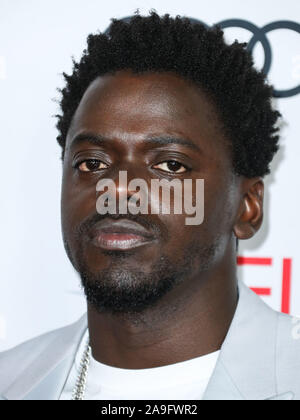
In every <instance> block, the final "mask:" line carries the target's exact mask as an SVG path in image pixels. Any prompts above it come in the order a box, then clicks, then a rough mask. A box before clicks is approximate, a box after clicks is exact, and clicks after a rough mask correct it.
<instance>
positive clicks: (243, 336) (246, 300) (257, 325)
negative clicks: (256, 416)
mask: <svg viewBox="0 0 300 420" xmlns="http://www.w3.org/2000/svg"><path fill="white" fill-rule="evenodd" d="M238 285H239V302H238V305H237V309H236V312H235V315H234V318H233V321H232V323H231V326H230V328H229V331H228V333H227V336H226V339H225V341H224V343H223V345H222V348H221V352H220V356H219V358H218V361H217V364H216V367H215V369H214V372H213V375H212V377H211V379H210V381H209V384H208V387H207V389H206V392H205V395H204V399H205V400H265V399H271V400H272V399H273V400H291V399H293V393H291V392H289V390H287V392H286V393H284V394H281V395H278V392H277V384H276V367H275V356H276V354H275V353H276V332H277V322H278V313H276V312H275V311H273V310H272V309H270V308H269V307H268V306H267V305H266V304H265V303H264V302H263V301H262V300H261V299H260V298H259V297H257V296H256V295H255V294H254V293H253V292H252V291H251V290H249V289H248V287H247V286H245V285H244V284H243V283H242V282H241V281H240V282H239V283H238ZM86 328H87V314H84V315H83V316H82V317H81V318H80V319H79V320H78V321H77V322H76V323H74V324H72V325H71V326H69V327H66V328H65V333H64V334H60V335H59V336H57V339H56V340H55V341H53V342H51V343H50V344H49V345H48V347H47V349H46V351H45V353H46V354H47V359H45V358H44V357H37V358H36V359H35V360H34V361H33V362H32V363H31V364H30V365H29V366H28V367H27V368H26V370H25V371H23V372H22V373H21V374H20V375H19V376H18V378H17V379H16V380H15V381H14V382H13V383H12V384H11V385H10V386H9V387H8V388H7V389H6V390H5V392H4V393H3V394H2V398H4V399H8V400H20V399H25V400H39V399H43V400H48V399H49V400H58V399H59V396H60V393H61V391H62V389H63V387H64V384H65V382H66V380H67V378H68V374H69V372H70V370H71V368H72V364H73V361H74V358H75V355H76V352H77V349H78V346H79V344H80V341H81V338H82V336H83V334H84V332H85V330H86ZM0 399H1V397H0Z"/></svg>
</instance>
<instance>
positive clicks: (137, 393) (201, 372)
mask: <svg viewBox="0 0 300 420" xmlns="http://www.w3.org/2000/svg"><path fill="white" fill-rule="evenodd" d="M87 340H88V330H86V332H85V334H84V335H83V338H82V340H81V343H80V346H79V348H78V352H77V354H76V357H75V360H74V364H73V367H72V369H71V371H70V374H69V377H68V379H67V382H66V384H65V387H64V389H63V391H62V393H61V396H60V400H70V399H71V397H72V392H73V389H74V386H75V383H76V380H77V377H78V375H79V372H80V362H81V358H82V355H83V352H84V350H85V346H86V343H87ZM219 353H220V351H217V352H215V353H211V354H208V355H205V356H202V357H196V358H194V359H190V360H186V361H184V362H179V363H174V364H171V365H167V366H161V367H155V368H149V369H122V368H116V367H112V366H108V365H106V364H103V363H99V362H98V361H97V360H95V359H94V358H93V357H92V356H91V360H90V365H89V370H88V376H87V383H86V389H85V397H84V399H85V400H201V399H202V397H203V394H204V392H205V389H206V387H207V384H208V382H209V379H210V377H211V375H212V373H213V370H214V368H215V365H216V362H217V359H218V356H219Z"/></svg>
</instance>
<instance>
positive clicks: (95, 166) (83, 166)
mask: <svg viewBox="0 0 300 420" xmlns="http://www.w3.org/2000/svg"><path fill="white" fill-rule="evenodd" d="M76 167H77V168H78V169H79V170H80V171H81V172H95V171H99V170H101V169H106V168H107V165H106V163H103V162H101V160H97V159H87V160H84V161H82V162H80V163H78V164H77V165H76Z"/></svg>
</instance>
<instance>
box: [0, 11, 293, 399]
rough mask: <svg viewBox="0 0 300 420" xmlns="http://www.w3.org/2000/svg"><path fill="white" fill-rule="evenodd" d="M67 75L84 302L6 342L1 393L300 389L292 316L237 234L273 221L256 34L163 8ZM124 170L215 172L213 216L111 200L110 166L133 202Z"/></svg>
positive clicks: (53, 395) (71, 247) (155, 175)
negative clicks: (271, 299) (58, 321)
mask: <svg viewBox="0 0 300 420" xmlns="http://www.w3.org/2000/svg"><path fill="white" fill-rule="evenodd" d="M64 77H65V79H66V83H67V84H66V87H65V88H64V89H63V90H62V91H61V93H62V100H61V109H62V115H58V116H57V117H58V123H57V128H58V130H59V132H60V133H59V136H58V142H59V144H60V146H61V147H62V162H63V181H62V200H61V209H62V231H63V237H64V244H65V249H66V252H67V254H68V257H69V259H70V261H71V263H72V264H73V266H74V268H75V270H76V271H77V272H78V273H79V275H80V278H81V282H82V286H83V289H84V292H85V295H86V298H87V314H86V315H84V316H83V317H82V318H80V319H79V320H78V321H77V322H76V323H74V324H72V325H70V326H66V327H64V328H61V329H59V330H55V331H52V332H49V333H47V334H44V335H42V336H39V337H37V338H34V339H32V340H30V341H28V342H26V343H23V344H21V345H19V346H17V347H16V348H14V349H11V350H9V351H7V352H4V353H2V354H1V355H0V372H1V378H0V395H1V396H2V398H3V399H61V400H63V399H71V398H73V399H104V400H108V399H120V400H121V399H145V400H151V399H162V400H163V399H195V400H201V399H221V400H222V399H223V400H243V399H244V400H249V399H255V400H263V399H288V400H289V399H290V400H291V399H300V376H299V368H300V342H299V340H296V339H295V337H294V336H293V333H292V331H293V327H294V324H293V322H292V319H291V318H290V317H289V316H287V315H283V314H280V313H277V312H275V311H273V310H272V309H270V308H269V307H268V306H266V305H265V304H264V303H263V302H262V301H261V300H260V298H259V297H257V296H256V295H255V294H254V293H253V292H251V291H250V290H249V289H248V288H247V287H246V286H245V285H243V284H242V282H241V281H239V280H238V279H237V275H236V257H237V240H240V239H248V238H251V237H252V236H253V235H254V234H255V233H256V232H257V231H258V229H259V228H260V226H261V224H262V220H263V193H264V184H263V177H264V176H265V175H266V174H268V173H269V164H270V162H271V160H272V158H273V156H274V154H275V152H276V151H277V149H278V140H279V136H278V133H277V131H278V128H277V127H276V122H277V120H278V118H279V116H280V113H279V112H278V111H276V110H273V109H272V107H271V97H272V88H271V86H269V85H268V84H267V83H266V80H265V76H264V75H263V74H262V73H261V72H258V71H257V70H255V68H254V67H253V61H252V59H251V57H250V55H249V54H248V53H247V52H246V50H245V44H239V43H238V42H234V43H233V44H232V45H227V44H226V43H225V41H224V39H223V33H222V31H221V30H220V28H219V27H213V28H211V29H207V28H206V27H204V26H203V25H202V24H200V23H197V24H195V23H192V22H191V21H189V20H188V19H186V18H181V17H179V16H177V17H176V18H175V19H172V18H171V17H170V16H169V15H165V16H162V17H159V16H158V15H157V14H156V13H155V12H154V11H152V12H151V13H150V15H149V16H146V17H142V16H140V15H139V14H136V15H135V16H133V17H132V18H131V19H130V20H129V21H122V20H116V19H113V21H112V24H111V26H110V28H109V32H108V33H105V34H101V33H100V34H97V35H89V37H88V48H87V50H84V54H83V57H82V58H81V60H80V62H79V63H75V62H74V68H73V74H72V75H66V74H65V73H64ZM120 174H121V175H122V174H123V175H124V174H126V176H127V181H128V182H129V181H132V180H137V179H139V180H143V181H144V185H146V186H150V184H151V181H152V180H154V179H158V180H166V181H172V180H175V179H176V180H179V181H180V182H181V183H182V181H185V180H188V179H189V180H191V181H193V182H194V184H195V183H196V181H197V180H204V190H205V195H204V204H203V202H202V204H203V206H204V207H203V210H204V218H203V221H202V223H198V224H187V223H186V216H187V215H186V212H184V211H183V212H182V213H179V212H178V214H177V213H176V212H175V211H173V212H172V211H170V212H169V213H164V212H163V211H159V212H149V213H147V214H146V213H143V212H139V213H136V214H134V213H132V212H130V211H129V207H128V208H127V212H121V211H120V206H119V207H118V210H117V211H116V212H109V213H108V212H107V213H105V211H102V210H103V207H102V210H101V208H100V210H99V207H97V204H99V202H98V199H99V197H102V198H103V196H102V194H105V193H106V192H107V191H106V192H104V189H103V190H102V189H101V186H99V181H103V180H104V179H105V180H107V179H108V180H110V181H112V182H113V183H114V185H115V186H116V189H115V192H116V197H115V198H116V201H115V202H114V201H113V200H112V201H110V198H111V197H110V196H112V193H111V192H110V193H109V194H108V195H107V196H105V197H106V198H105V202H106V205H107V206H110V204H111V203H113V204H116V203H117V204H120V202H121V201H122V200H123V204H124V197H125V202H126V203H127V202H128V203H129V202H131V201H130V200H131V199H132V198H133V196H134V194H135V192H136V191H134V190H133V189H132V187H129V186H128V185H129V184H128V185H127V184H126V185H125V186H124V184H122V183H121V181H120ZM101 192H102V194H101ZM150 195H151V194H150ZM188 195H189V198H191V197H192V199H193V201H194V202H195V201H197V196H196V192H195V190H192V191H190V192H189V194H188ZM176 197H177V196H176V194H175V193H174V196H173V199H174V200H175V199H176ZM177 198H178V197H177ZM200 201H201V200H200ZM165 204H166V202H165V199H164V198H163V196H162V195H159V196H158V199H157V201H156V202H155V201H154V207H155V205H158V208H159V210H161V209H162V208H163V207H164V206H165ZM100 207H101V206H100ZM112 207H114V206H112ZM146 207H147V206H146Z"/></svg>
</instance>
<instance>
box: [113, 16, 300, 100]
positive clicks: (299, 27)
mask: <svg viewBox="0 0 300 420" xmlns="http://www.w3.org/2000/svg"><path fill="white" fill-rule="evenodd" d="M131 18H132V16H129V17H125V18H123V19H122V20H123V21H125V22H129V21H130V20H131ZM189 19H190V21H191V22H192V23H202V24H203V25H205V26H206V27H208V26H209V25H207V24H206V23H204V22H202V21H200V20H198V19H195V18H189ZM218 25H220V27H221V28H222V29H226V28H242V29H246V30H248V31H250V32H251V33H252V37H251V39H250V41H249V42H248V44H247V50H248V51H249V52H250V53H251V54H252V52H253V49H254V47H255V45H256V44H257V42H260V43H261V45H262V47H263V50H264V55H265V57H264V65H263V68H262V71H263V72H264V74H265V75H266V76H267V75H268V74H269V71H270V69H271V65H272V48H271V44H270V41H269V39H268V37H267V34H268V33H269V32H271V31H274V30H276V29H289V30H291V31H294V32H297V33H298V34H300V24H299V23H296V22H292V21H289V20H279V21H276V22H272V23H269V24H267V25H265V26H263V27H262V28H259V27H258V26H257V25H255V24H254V23H251V22H249V21H247V20H243V19H227V20H223V21H221V22H219V23H218ZM108 31H109V28H108V29H107V30H106V32H108ZM298 93H300V85H298V86H295V87H293V88H291V89H281V90H279V89H274V93H273V95H274V97H277V98H288V97H290V96H294V95H297V94H298Z"/></svg>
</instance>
